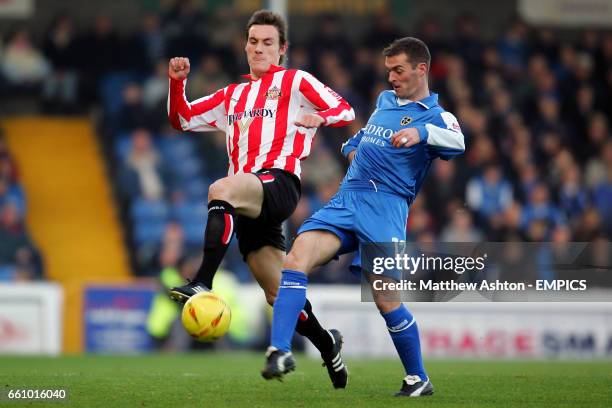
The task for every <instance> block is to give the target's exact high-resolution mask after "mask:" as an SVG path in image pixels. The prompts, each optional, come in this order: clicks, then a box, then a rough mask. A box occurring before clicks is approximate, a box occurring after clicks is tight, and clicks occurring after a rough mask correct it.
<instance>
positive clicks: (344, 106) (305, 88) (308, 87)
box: [300, 78, 351, 127]
mask: <svg viewBox="0 0 612 408" xmlns="http://www.w3.org/2000/svg"><path fill="white" fill-rule="evenodd" d="M326 89H327V90H328V91H329V92H330V93H331V94H332V95H333V96H334V97H336V99H337V101H338V106H336V107H333V108H332V107H331V106H330V105H329V104H328V103H327V102H325V101H324V100H323V98H321V95H320V94H319V93H318V92H317V91H316V90H315V89H314V87H313V86H312V84H311V83H310V82H308V80H306V79H305V78H304V79H302V81H300V91H301V92H302V94H303V95H304V96H305V97H306V99H308V100H309V101H310V103H312V104H313V105H315V106H316V107H317V108H318V109H319V112H317V115H319V116H321V117H322V118H323V119H325V125H327V118H328V117H330V116H338V115H339V114H340V113H341V112H342V111H345V110H346V111H348V110H351V105H349V104H348V102H347V101H346V100H345V99H344V98H342V97H341V96H340V95H338V94H337V93H335V92H334V91H333V90H331V89H330V88H327V87H326ZM349 123H350V121H338V122H336V123H333V124H331V125H328V126H330V127H340V126H346V125H347V124H349Z"/></svg>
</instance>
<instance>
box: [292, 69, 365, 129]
mask: <svg viewBox="0 0 612 408" xmlns="http://www.w3.org/2000/svg"><path fill="white" fill-rule="evenodd" d="M300 92H301V93H302V95H303V96H304V98H305V99H306V100H307V101H308V102H309V103H310V104H311V105H312V106H313V107H314V108H315V109H316V110H317V112H316V113H308V114H305V115H303V116H302V117H301V118H299V119H298V120H296V121H295V124H296V125H298V126H303V127H311V128H312V127H319V126H331V127H340V126H345V125H348V124H349V123H350V122H352V121H353V120H354V119H355V111H353V108H352V107H351V105H349V103H348V102H347V101H346V100H345V99H344V98H342V97H341V96H340V95H338V94H337V93H336V92H334V91H333V90H331V89H330V88H329V87H327V86H325V85H323V84H322V83H321V82H320V81H319V80H318V79H316V78H315V77H314V76H312V75H311V74H309V73H307V72H304V77H303V78H302V80H301V81H300Z"/></svg>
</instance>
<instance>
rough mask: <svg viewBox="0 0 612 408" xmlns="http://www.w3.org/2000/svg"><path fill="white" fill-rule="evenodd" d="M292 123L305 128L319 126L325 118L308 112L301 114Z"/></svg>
mask: <svg viewBox="0 0 612 408" xmlns="http://www.w3.org/2000/svg"><path fill="white" fill-rule="evenodd" d="M293 123H294V124H295V125H297V126H301V127H305V128H318V127H319V126H321V125H322V124H324V123H325V119H323V118H322V117H320V116H319V115H317V114H316V113H308V114H306V115H302V117H300V118H299V119H298V120H296V121H295V122H293Z"/></svg>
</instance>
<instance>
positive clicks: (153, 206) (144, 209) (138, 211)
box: [130, 198, 169, 222]
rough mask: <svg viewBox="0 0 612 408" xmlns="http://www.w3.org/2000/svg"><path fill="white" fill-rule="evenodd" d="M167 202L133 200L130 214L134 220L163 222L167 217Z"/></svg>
mask: <svg viewBox="0 0 612 408" xmlns="http://www.w3.org/2000/svg"><path fill="white" fill-rule="evenodd" d="M168 213H169V209H168V204H167V203H166V202H164V201H161V200H160V201H149V200H145V199H143V198H140V199H137V200H134V202H133V203H132V204H131V208H130V215H131V217H132V218H133V219H134V220H135V221H143V222H146V221H152V222H165V221H166V220H167V218H168Z"/></svg>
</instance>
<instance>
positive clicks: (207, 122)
mask: <svg viewBox="0 0 612 408" xmlns="http://www.w3.org/2000/svg"><path fill="white" fill-rule="evenodd" d="M189 71H190V65H189V59H188V58H182V57H175V58H172V59H171V60H170V62H169V63H168V77H169V78H170V84H169V87H170V89H169V92H168V118H169V119H170V123H171V124H172V127H173V128H175V129H176V130H193V131H200V132H206V131H212V130H217V129H218V128H219V127H221V128H222V127H223V126H224V123H223V122H222V121H221V122H220V121H219V120H220V119H223V118H224V116H225V104H224V101H225V92H226V88H224V89H220V90H218V91H217V92H215V93H214V94H212V95H208V96H205V97H203V98H200V99H197V100H195V101H193V102H191V103H190V102H188V101H187V97H186V96H185V85H186V83H187V76H188V75H189Z"/></svg>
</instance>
